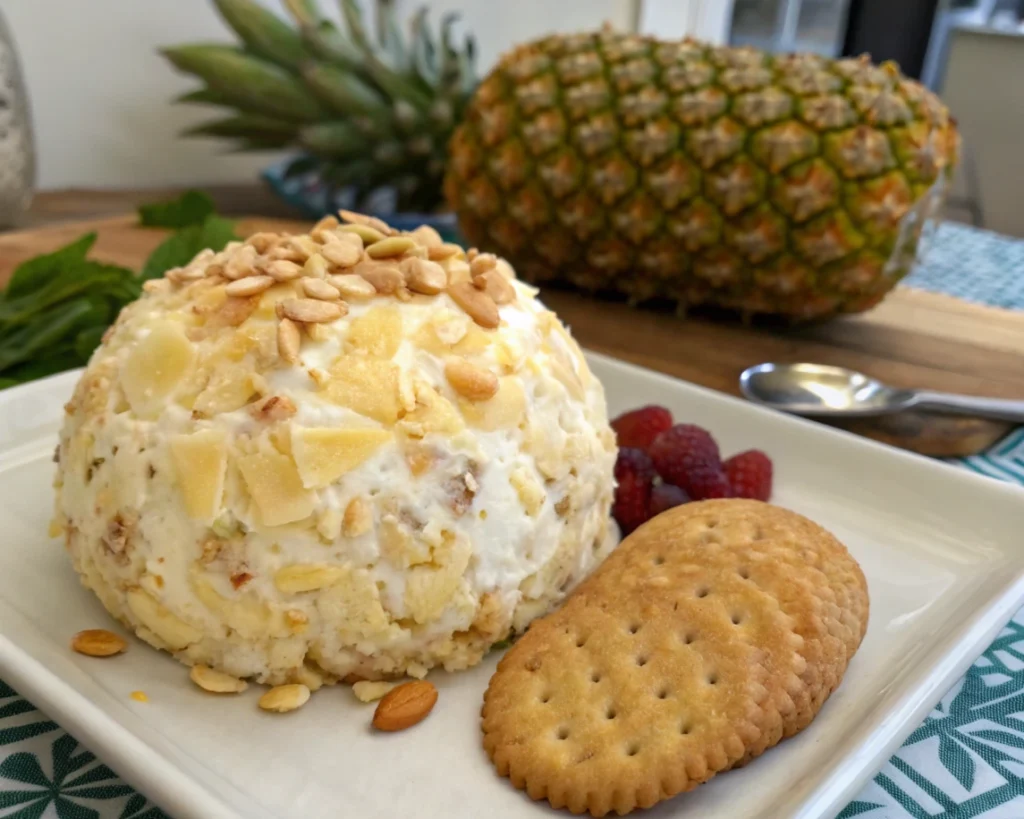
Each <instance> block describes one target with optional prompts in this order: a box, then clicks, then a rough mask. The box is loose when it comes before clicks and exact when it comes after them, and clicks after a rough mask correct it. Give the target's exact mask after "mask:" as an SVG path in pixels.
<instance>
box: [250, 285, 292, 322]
mask: <svg viewBox="0 0 1024 819" xmlns="http://www.w3.org/2000/svg"><path fill="white" fill-rule="evenodd" d="M295 296H296V291H295V288H294V287H292V285H291V284H289V283H288V282H281V283H280V284H275V285H273V286H272V287H271V288H270V289H269V290H264V291H263V292H262V293H260V301H259V304H258V305H256V313H255V315H256V317H257V318H262V319H272V318H274V317H275V310H276V309H277V303H278V302H279V301H284V300H285V299H294V298H295Z"/></svg>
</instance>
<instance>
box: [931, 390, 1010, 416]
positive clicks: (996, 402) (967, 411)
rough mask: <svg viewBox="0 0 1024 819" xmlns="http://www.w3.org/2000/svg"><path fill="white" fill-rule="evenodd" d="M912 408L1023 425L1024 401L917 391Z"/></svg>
mask: <svg viewBox="0 0 1024 819" xmlns="http://www.w3.org/2000/svg"><path fill="white" fill-rule="evenodd" d="M914 407H915V408H919V409H930V410H936V411H938V412H950V413H953V414H955V415H974V416H977V417H978V418H991V419H992V420H995V421H1015V422H1017V423H1024V401H1011V400H1008V399H1005V398H976V397H974V396H973V395H953V394H952V393H946V392H932V391H930V390H919V391H918V392H917V393H915V400H914Z"/></svg>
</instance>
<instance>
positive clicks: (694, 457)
mask: <svg viewBox="0 0 1024 819" xmlns="http://www.w3.org/2000/svg"><path fill="white" fill-rule="evenodd" d="M651 459H652V460H653V461H654V467H655V469H657V470H658V474H659V475H661V477H662V478H663V479H664V480H665V482H666V483H671V484H675V485H676V486H678V487H679V488H680V489H684V490H686V492H687V493H688V494H689V496H690V497H691V498H693V499H694V500H704V499H705V498H728V497H732V491H731V490H730V488H729V482H728V480H727V479H726V477H725V474H724V473H723V472H722V459H721V456H720V455H719V454H718V444H716V443H715V439H714V438H712V437H711V433H709V432H708V431H707V430H705V429H701V428H700V427H698V426H694V425H693V424H676V425H675V426H674V427H672V428H671V429H668V430H665V431H664V432H662V433H661V434H660V435H658V437H657V438H655V439H654V443H653V444H651Z"/></svg>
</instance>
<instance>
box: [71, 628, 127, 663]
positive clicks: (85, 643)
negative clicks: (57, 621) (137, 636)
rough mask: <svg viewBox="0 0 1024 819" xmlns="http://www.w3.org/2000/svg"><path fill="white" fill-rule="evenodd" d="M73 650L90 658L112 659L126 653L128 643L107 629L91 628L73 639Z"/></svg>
mask: <svg viewBox="0 0 1024 819" xmlns="http://www.w3.org/2000/svg"><path fill="white" fill-rule="evenodd" d="M71 648H73V649H74V650H75V651H77V652H78V653H79V654H85V655H87V656H89V657H112V656H114V655H115V654H120V653H121V652H122V651H125V650H126V649H127V648H128V643H126V642H125V641H124V639H123V638H121V637H118V636H117V635H116V634H114V632H112V631H107V630H106V629H105V628H90V629H86V630H85V631H80V632H78V634H76V635H75V636H74V637H73V638H72V640H71Z"/></svg>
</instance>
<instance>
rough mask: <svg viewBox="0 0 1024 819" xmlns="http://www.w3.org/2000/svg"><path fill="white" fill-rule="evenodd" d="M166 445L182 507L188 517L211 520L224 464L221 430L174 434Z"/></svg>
mask: <svg viewBox="0 0 1024 819" xmlns="http://www.w3.org/2000/svg"><path fill="white" fill-rule="evenodd" d="M169 446H170V450H171V460H172V461H173V462H174V468H175V469H176V470H177V472H178V487H179V488H180V490H181V495H182V498H183V500H184V501H185V510H186V511H187V512H188V515H189V517H190V518H194V519H195V520H201V521H204V522H206V523H212V522H213V519H214V518H216V517H217V513H218V512H219V511H220V500H221V496H222V495H223V493H224V473H225V471H226V469H227V465H228V450H227V444H226V442H225V440H224V434H223V433H222V432H218V431H216V430H212V429H209V430H203V431H202V432H194V433H192V434H191V435H175V436H174V437H173V438H171V440H170V443H169Z"/></svg>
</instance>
